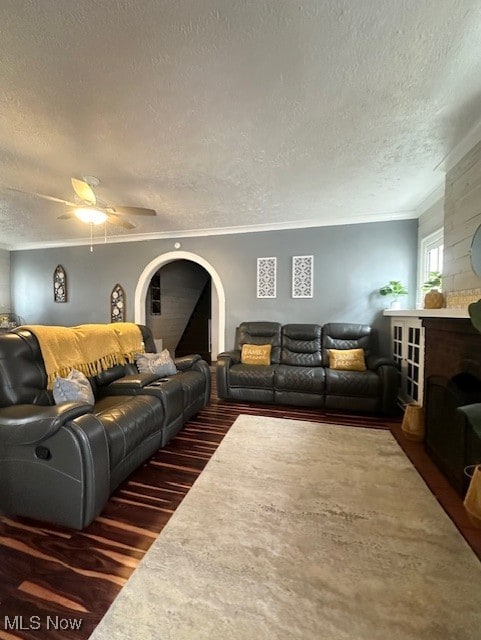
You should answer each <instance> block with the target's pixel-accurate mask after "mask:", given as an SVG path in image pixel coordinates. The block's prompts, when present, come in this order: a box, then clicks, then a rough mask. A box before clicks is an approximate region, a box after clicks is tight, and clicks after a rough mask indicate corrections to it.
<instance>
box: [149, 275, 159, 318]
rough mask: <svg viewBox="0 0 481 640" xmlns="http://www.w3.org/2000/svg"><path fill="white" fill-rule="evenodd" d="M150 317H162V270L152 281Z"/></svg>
mask: <svg viewBox="0 0 481 640" xmlns="http://www.w3.org/2000/svg"><path fill="white" fill-rule="evenodd" d="M150 315H152V316H160V315H161V310H160V269H159V271H157V273H156V274H154V275H153V276H152V280H151V281H150Z"/></svg>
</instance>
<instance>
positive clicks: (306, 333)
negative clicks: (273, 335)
mask: <svg viewBox="0 0 481 640" xmlns="http://www.w3.org/2000/svg"><path fill="white" fill-rule="evenodd" d="M321 332H322V327H321V325H319V324H286V325H284V326H283V327H282V351H281V363H282V364H291V365H294V366H304V367H320V366H321V365H322V358H321Z"/></svg>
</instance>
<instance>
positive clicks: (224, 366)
mask: <svg viewBox="0 0 481 640" xmlns="http://www.w3.org/2000/svg"><path fill="white" fill-rule="evenodd" d="M239 362H240V351H239V350H238V349H233V350H232V351H223V352H222V353H219V355H218V356H217V367H216V374H217V395H218V396H219V398H222V399H223V400H228V399H229V398H230V380H229V369H230V368H231V367H232V365H234V364H239Z"/></svg>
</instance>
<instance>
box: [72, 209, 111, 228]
mask: <svg viewBox="0 0 481 640" xmlns="http://www.w3.org/2000/svg"><path fill="white" fill-rule="evenodd" d="M74 213H75V217H77V218H78V219H79V220H81V221H82V222H85V223H87V224H102V223H103V222H105V221H106V220H107V214H106V213H104V212H103V211H99V210H98V209H93V208H90V207H78V208H77V209H75V211H74Z"/></svg>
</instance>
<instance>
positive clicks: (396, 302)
mask: <svg viewBox="0 0 481 640" xmlns="http://www.w3.org/2000/svg"><path fill="white" fill-rule="evenodd" d="M389 308H390V309H400V308H401V303H400V302H399V300H393V301H392V302H391V304H390V305H389Z"/></svg>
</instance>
